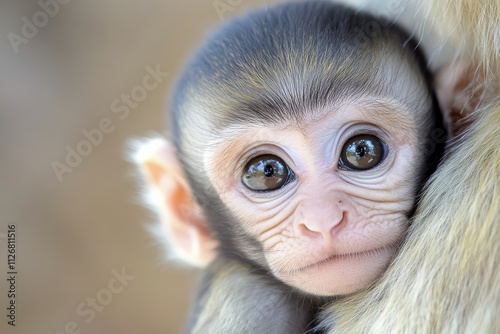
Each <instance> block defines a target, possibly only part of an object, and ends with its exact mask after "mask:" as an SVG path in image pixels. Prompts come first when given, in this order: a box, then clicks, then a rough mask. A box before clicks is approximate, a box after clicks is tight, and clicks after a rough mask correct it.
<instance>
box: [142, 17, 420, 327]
mask: <svg viewBox="0 0 500 334" xmlns="http://www.w3.org/2000/svg"><path fill="white" fill-rule="evenodd" d="M317 18H318V15H315V17H314V19H317ZM365 23H366V22H365ZM195 75H196V74H195ZM386 79H387V78H386ZM193 93H194V92H193ZM201 124H203V123H201ZM420 134H422V132H420ZM424 136H425V135H424ZM190 139H192V138H190ZM178 147H179V148H180V145H178ZM181 158H182V155H181ZM185 164H187V163H186V162H185ZM191 168H193V164H192V162H191ZM151 174H152V176H153V178H154V177H155V175H158V174H155V173H154V172H153V173H151ZM188 174H189V173H188ZM192 175H194V173H192V174H191V176H192ZM195 182H196V181H195V180H193V179H191V183H195ZM196 195H199V194H196ZM205 200H206V199H204V198H198V201H199V202H200V203H203V202H205ZM209 202H210V201H209ZM205 203H206V202H205ZM211 203H212V204H213V201H212V202H211ZM212 208H213V206H212ZM181 214H182V213H181ZM219 217H220V216H219ZM220 238H221V237H220V236H219V239H220ZM234 239H235V238H234V236H230V238H229V240H226V241H225V243H224V244H223V246H226V247H227V245H228V244H229V245H231V241H232V242H234ZM238 242H241V240H239V241H238ZM245 244H248V242H245ZM250 244H251V243H250ZM228 248H229V249H230V250H232V251H234V250H236V249H234V248H233V249H231V247H228ZM239 251H241V250H239ZM243 252H244V253H246V254H244V255H248V254H250V255H252V254H259V252H258V251H257V252H255V249H253V250H250V251H249V250H247V251H246V252H245V251H243ZM226 254H227V253H226ZM250 259H251V260H252V261H254V262H256V263H259V264H260V265H261V266H262V262H259V259H258V258H250ZM214 266H215V264H214ZM222 266H223V267H224V266H226V267H225V268H222V269H219V268H217V267H216V270H215V274H214V275H215V278H212V280H213V282H212V283H213V285H212V288H213V286H216V287H219V290H220V289H228V287H230V286H233V287H234V286H235V284H237V282H241V281H239V280H235V278H237V277H238V275H240V278H242V279H243V282H246V284H245V285H243V286H242V287H243V288H245V287H247V288H248V285H247V284H248V283H249V282H251V278H252V277H251V276H244V277H241V272H243V273H245V272H248V269H245V268H244V265H242V264H240V263H238V261H236V262H235V263H233V264H231V263H227V262H224V263H223V265H222ZM238 266H239V267H238ZM241 266H243V271H241V269H242V267H241ZM228 268H229V269H228ZM250 275H255V277H256V282H258V283H259V284H260V283H262V279H263V278H265V276H262V275H261V276H259V274H258V273H256V274H252V273H250ZM225 279H228V281H227V282H228V283H229V285H226V284H225V283H226V282H225V281H224V280H225ZM217 280H220V281H217ZM235 282H236V283H235ZM266 284H268V285H266V288H267V287H268V288H269V291H270V292H271V293H272V292H273V291H275V290H274V289H275V288H276V287H277V288H278V289H281V288H282V287H280V286H279V285H276V284H275V282H273V280H272V279H269V281H268V283H266ZM259 289H260V290H259ZM259 289H257V291H263V296H264V297H265V295H266V294H265V291H266V290H265V289H264V288H263V287H262V286H261V287H260V288H259ZM236 291H237V293H241V294H240V296H242V297H241V299H234V297H233V300H226V299H224V298H222V299H220V300H219V301H218V302H217V301H216V300H215V301H214V299H213V298H212V297H211V298H209V299H208V300H206V301H203V303H204V304H203V307H204V309H203V312H202V315H201V317H200V318H199V319H196V321H198V323H197V324H196V326H198V327H195V331H197V330H199V331H201V332H209V333H210V332H211V331H210V330H212V331H213V332H223V333H224V332H231V330H233V331H234V330H239V331H240V332H245V329H248V330H249V332H251V331H255V332H259V329H258V328H259V327H257V326H259V325H263V326H266V327H263V328H261V332H272V331H270V329H269V322H266V323H262V322H260V323H259V319H260V318H265V319H273V320H274V321H275V322H273V324H275V325H276V326H277V328H276V330H277V332H283V333H292V332H293V331H292V328H295V329H297V328H298V327H300V326H301V323H302V324H303V323H304V321H307V315H304V314H302V313H301V312H300V310H299V308H293V307H291V308H289V309H287V308H286V307H287V305H288V307H290V305H292V306H293V305H294V304H293V303H289V301H287V300H280V299H279V298H278V299H277V300H273V299H270V300H267V302H268V306H269V308H268V309H266V308H265V307H263V306H262V305H261V304H257V305H251V302H252V301H255V300H257V301H258V300H264V301H265V298H260V299H259V298H258V297H257V296H255V295H253V296H252V294H255V292H253V291H252V289H248V291H247V292H246V295H245V292H244V291H238V290H236ZM219 292H220V294H218V292H216V293H215V294H214V293H213V291H209V292H208V294H209V295H210V294H212V295H214V296H215V297H217V296H218V295H224V294H223V293H222V292H223V291H219ZM283 295H284V296H286V295H287V294H286V291H284V294H283ZM247 296H250V297H252V298H253V299H252V298H251V300H250V302H247V301H246V299H245V297H247ZM230 297H232V296H231V295H230ZM211 302H214V306H211V305H210V303H211ZM228 302H229V304H228ZM231 303H232V304H231ZM249 304H250V305H249ZM231 305H232V306H235V307H236V309H235V310H230V311H226V312H225V310H224V309H222V310H221V309H218V310H216V308H220V307H221V306H225V307H231ZM280 305H281V306H283V307H284V310H285V313H283V308H280V307H278V306H280ZM238 306H240V307H241V311H243V312H244V311H245V310H247V312H246V313H245V314H244V313H243V312H238V308H237V307H238ZM256 309H257V310H262V312H270V311H273V310H275V309H276V310H278V313H276V314H275V316H276V317H270V315H272V314H273V313H271V314H269V313H265V314H264V315H262V316H260V315H259V313H258V312H257V313H255V312H254V313H253V314H252V315H254V316H255V317H254V318H251V317H249V318H245V317H246V315H247V313H248V310H252V311H253V310H256ZM288 311H289V312H290V313H286V312H288ZM219 313H220V314H222V318H221V319H217V314H219ZM234 314H244V315H243V318H245V319H243V320H245V322H247V321H248V322H249V323H246V324H242V323H241V322H239V323H238V321H241V320H240V319H238V318H237V319H234ZM225 315H226V316H227V315H229V317H228V318H226V319H224V316H225ZM290 315H291V316H290ZM281 318H283V322H280V321H279V320H282V319H281ZM290 319H291V320H293V321H297V323H295V322H291V323H290ZM200 324H201V325H200ZM211 324H214V326H215V327H210V325H211ZM205 326H208V327H205ZM224 326H225V327H224ZM245 326H248V327H245ZM284 326H289V327H287V328H288V329H284V328H285V327H284ZM297 332H302V330H297Z"/></svg>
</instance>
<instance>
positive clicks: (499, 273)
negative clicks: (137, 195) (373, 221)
mask: <svg viewBox="0 0 500 334" xmlns="http://www.w3.org/2000/svg"><path fill="white" fill-rule="evenodd" d="M423 6H424V7H423V8H424V10H425V9H426V10H427V15H428V18H427V20H426V22H427V23H432V22H439V23H436V24H440V25H441V26H440V27H439V28H440V29H442V30H443V31H445V32H446V33H444V35H445V36H447V35H448V34H449V35H451V36H452V37H454V38H455V39H457V40H458V42H459V43H460V44H462V45H461V47H462V54H463V55H465V56H470V55H472V58H473V60H474V61H476V62H477V64H480V65H481V67H478V73H479V74H480V77H481V76H482V77H483V78H482V80H484V82H485V85H486V87H487V89H488V90H491V92H490V94H487V95H486V96H484V100H483V102H482V107H480V108H479V109H478V110H477V112H476V115H475V117H476V118H477V120H476V121H475V123H474V124H473V126H471V127H470V128H469V130H468V131H466V133H465V134H464V136H463V138H462V140H461V141H460V143H459V144H458V145H457V146H456V147H455V149H454V152H453V154H452V155H451V156H450V157H449V158H448V159H447V160H446V161H445V162H444V163H443V165H442V166H441V167H440V168H439V169H438V170H437V172H436V173H435V174H434V175H433V177H432V180H431V181H432V182H431V183H430V184H429V186H428V188H427V190H426V191H425V195H424V196H423V199H422V201H421V202H420V204H419V209H418V212H417V214H416V216H415V218H414V221H413V223H412V225H411V227H410V229H409V231H408V234H407V238H406V243H405V244H404V245H403V247H402V249H401V250H400V253H399V254H398V256H397V257H396V259H395V260H394V262H393V263H392V264H391V266H390V267H389V268H388V270H387V271H386V273H385V275H384V276H383V277H382V279H381V280H380V281H379V282H378V283H377V284H376V285H375V286H374V287H372V288H371V289H369V290H367V291H362V292H359V293H357V294H355V295H352V296H348V297H346V298H344V299H343V300H340V301H339V302H337V303H335V304H334V305H332V306H331V307H330V309H329V311H328V312H327V313H326V315H327V316H326V317H325V321H324V322H323V325H325V327H326V328H330V332H331V333H336V334H337V333H498V332H499V331H500V317H499V316H498V315H499V314H500V246H499V245H500V244H499V240H500V218H499V217H500V103H499V98H498V96H499V95H500V94H499V93H500V92H499V88H498V87H499V82H498V80H499V78H500V67H499V61H500V2H499V1H497V0H495V1H469V0H457V1H455V0H453V1H448V0H438V1H427V2H425V3H424V4H423Z"/></svg>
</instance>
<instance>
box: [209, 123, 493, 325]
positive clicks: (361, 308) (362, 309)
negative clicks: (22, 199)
mask: <svg viewBox="0 0 500 334" xmlns="http://www.w3.org/2000/svg"><path fill="white" fill-rule="evenodd" d="M479 124H481V123H480V122H479ZM494 124H498V123H494ZM493 138H497V137H493ZM462 148H463V146H462V147H460V148H459V149H458V151H460V150H462ZM492 153H493V159H494V158H497V157H498V152H497V151H496V152H495V151H493V152H492ZM495 153H497V155H495ZM455 154H458V153H455ZM490 158H491V157H490ZM466 164H470V163H469V162H466V163H465V165H466ZM443 168H446V167H443ZM495 171H498V168H497V169H496V170H493V172H495ZM436 180H439V176H438V177H436ZM436 180H435V181H434V182H437V181H436ZM494 186H495V185H494ZM430 189H432V185H431V188H430ZM493 194H494V193H493ZM424 201H425V200H424ZM495 203H496V202H493V204H491V205H492V206H495ZM481 207H482V208H483V209H484V208H485V206H484V203H483V204H482V206H481ZM486 207H487V206H486ZM493 232H494V231H493ZM411 233H415V232H413V231H411ZM491 235H494V233H492V234H491ZM491 235H490V236H491ZM410 236H411V234H410ZM434 237H436V236H434ZM493 239H494V238H493ZM409 240H411V238H409ZM490 248H491V247H490ZM426 249H429V248H426ZM493 250H494V245H493ZM421 253H422V251H420V253H419V255H420V257H421ZM401 254H402V256H403V255H404V254H405V253H404V252H403V253H401ZM440 254H441V253H440ZM445 254H446V253H445ZM493 256H495V255H494V254H493ZM494 259H498V257H494ZM433 265H435V264H434V263H433ZM396 266H397V262H396ZM406 266H409V264H408V263H406ZM403 267H404V264H403ZM412 269H415V268H413V267H412ZM493 269H494V267H493ZM391 270H392V269H391ZM411 275H413V273H411V274H410V275H409V276H410V278H411ZM384 279H385V278H384ZM396 281H397V280H396ZM493 282H494V281H493ZM420 283H421V282H420ZM431 284H432V282H431ZM381 285H382V284H381ZM410 286H411V285H410ZM222 288H224V286H222ZM493 288H494V286H493ZM403 291H404V290H403ZM250 292H251V291H250ZM454 292H456V291H454ZM370 293H371V292H368V294H370ZM384 293H385V290H384ZM359 295H361V294H359ZM395 295H396V299H398V298H400V297H401V292H400V291H398V292H397V293H396V294H395ZM431 296H432V295H431ZM379 297H380V296H379V295H376V297H375V299H376V300H377V301H378V300H380V298H379ZM368 300H369V303H368V304H369V306H368V308H371V307H372V305H374V303H373V298H372V299H368ZM222 301H224V299H222ZM451 302H453V301H451ZM461 302H462V301H460V300H459V301H458V305H455V306H460V305H462V306H464V305H463V304H460V303H461ZM487 302H488V301H487V300H485V303H486V305H488V304H487ZM270 303H272V301H270ZM351 303H352V302H349V303H348V304H347V307H345V308H344V307H342V308H341V310H340V312H339V313H338V314H339V318H338V319H339V320H338V323H337V326H338V327H337V328H339V330H341V329H342V328H344V329H345V330H346V331H347V332H351V331H352V332H365V329H366V331H369V330H373V331H374V332H391V331H394V332H400V330H402V331H403V332H404V331H405V330H406V328H404V327H379V328H378V329H379V330H377V329H374V327H373V325H372V324H370V322H368V323H365V324H368V325H367V328H363V329H361V327H356V325H355V324H354V323H350V322H349V321H350V320H356V319H363V317H364V314H365V313H366V308H365V309H364V307H363V304H362V302H360V304H359V305H361V306H360V307H359V308H357V309H356V308H352V307H351V306H349V305H351ZM240 304H241V301H240ZM219 305H224V304H223V303H222V304H219ZM236 305H237V304H236ZM355 305H356V304H355ZM375 305H376V303H375ZM403 305H404V304H403ZM217 306H218V305H217ZM233 306H234V305H233ZM256 306H257V307H260V305H256ZM466 306H467V305H466ZM351 309H354V310H358V312H361V313H362V314H363V316H362V317H361V316H359V314H358V315H355V316H353V317H351V316H349V314H347V313H344V314H343V313H342V310H347V311H349V310H351ZM399 309H401V307H396V308H392V310H399ZM219 311H221V312H222V313H224V312H223V310H219ZM347 311H346V312H347ZM412 312H414V309H413V310H412ZM422 312H423V313H422V314H424V317H425V314H428V313H426V312H429V310H424V311H422ZM431 312H434V311H431ZM234 313H235V312H234V311H233V313H230V314H234ZM236 313H237V312H236ZM394 313H397V311H396V312H390V313H389V314H391V317H393V314H394ZM418 314H419V313H417V315H418ZM431 314H433V313H431ZM343 315H344V316H345V317H346V319H348V321H347V322H346V324H347V325H346V326H345V327H342V316H343ZM376 315H377V314H376V313H375V316H376ZM483 316H484V315H483ZM401 319H403V320H404V322H402V324H405V323H406V321H407V320H408V319H412V318H411V317H408V316H407V315H405V316H404V317H402V318H401ZM226 320H227V321H228V322H230V321H232V319H226ZM425 320H426V321H427V318H426V319H425ZM384 321H385V320H384ZM455 321H456V319H455ZM221 323H223V322H221ZM221 323H219V324H221ZM384 324H385V322H384ZM420 325H421V324H418V323H415V324H413V325H412V322H411V321H410V326H413V327H411V328H410V329H409V330H408V331H409V332H415V331H417V332H421V330H425V327H422V326H420ZM427 325H429V324H428V323H427ZM415 326H416V327H415ZM419 326H420V327H419ZM430 326H432V324H430ZM236 328H237V327H236ZM356 328H360V331H358V330H356ZM375 328H377V327H375ZM435 328H441V327H435ZM443 328H444V327H443ZM460 328H461V329H462V328H463V327H460ZM218 329H219V330H220V332H224V330H223V329H222V328H218ZM413 329H415V330H413ZM455 329H456V328H455ZM433 330H436V329H434V327H432V328H431V330H430V332H432V331H433ZM437 331H439V332H440V331H441V330H437Z"/></svg>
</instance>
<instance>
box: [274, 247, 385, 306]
mask: <svg viewBox="0 0 500 334" xmlns="http://www.w3.org/2000/svg"><path fill="white" fill-rule="evenodd" d="M393 256H394V248H393V247H381V248H377V249H373V250H369V251H365V252H358V253H351V254H342V255H332V256H330V257H328V258H327V259H325V260H322V261H319V262H316V263H312V264H310V265H306V266H303V267H301V268H298V269H295V270H289V271H281V272H279V273H275V275H276V276H277V278H278V279H280V280H281V281H283V282H285V283H286V284H288V285H290V286H292V287H294V288H296V289H298V290H300V291H302V292H305V293H307V294H311V295H315V296H322V297H326V296H339V295H345V294H349V293H353V292H356V291H358V290H360V289H362V288H364V287H366V286H368V285H369V284H371V283H373V282H374V281H375V280H376V279H377V278H379V277H380V275H381V274H382V273H383V272H384V271H385V269H386V268H387V266H388V265H389V263H390V262H391V260H392V258H393Z"/></svg>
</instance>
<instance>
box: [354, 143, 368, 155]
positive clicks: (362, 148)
mask: <svg viewBox="0 0 500 334" xmlns="http://www.w3.org/2000/svg"><path fill="white" fill-rule="evenodd" d="M356 154H357V155H358V156H360V157H361V158H362V157H363V156H364V155H365V154H366V147H365V146H362V145H359V146H358V147H356Z"/></svg>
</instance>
